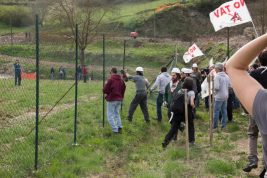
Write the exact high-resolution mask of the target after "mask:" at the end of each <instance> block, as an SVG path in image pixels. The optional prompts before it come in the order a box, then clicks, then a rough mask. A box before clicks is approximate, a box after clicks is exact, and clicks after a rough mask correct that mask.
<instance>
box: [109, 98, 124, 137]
mask: <svg viewBox="0 0 267 178" xmlns="http://www.w3.org/2000/svg"><path fill="white" fill-rule="evenodd" d="M120 107H121V101H107V116H108V122H109V124H110V126H111V129H112V131H113V132H118V129H119V128H122V124H121V117H120Z"/></svg>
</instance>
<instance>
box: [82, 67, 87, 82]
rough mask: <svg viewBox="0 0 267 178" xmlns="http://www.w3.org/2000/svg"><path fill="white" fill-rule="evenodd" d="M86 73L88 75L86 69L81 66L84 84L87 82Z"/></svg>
mask: <svg viewBox="0 0 267 178" xmlns="http://www.w3.org/2000/svg"><path fill="white" fill-rule="evenodd" d="M87 73H88V71H87V68H86V66H85V65H83V67H82V75H83V82H84V83H86V81H87Z"/></svg>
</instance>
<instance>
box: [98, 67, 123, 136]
mask: <svg viewBox="0 0 267 178" xmlns="http://www.w3.org/2000/svg"><path fill="white" fill-rule="evenodd" d="M117 73H118V72H117V69H116V68H115V67H113V68H111V70H110V78H109V79H108V80H107V82H106V84H105V86H104V89H103V92H104V94H105V98H106V101H107V117H108V122H109V124H110V126H111V129H112V132H113V133H115V134H116V133H121V131H122V123H121V117H120V107H121V102H122V100H123V98H124V93H125V89H126V86H125V83H124V81H123V80H122V78H121V76H120V75H119V74H117Z"/></svg>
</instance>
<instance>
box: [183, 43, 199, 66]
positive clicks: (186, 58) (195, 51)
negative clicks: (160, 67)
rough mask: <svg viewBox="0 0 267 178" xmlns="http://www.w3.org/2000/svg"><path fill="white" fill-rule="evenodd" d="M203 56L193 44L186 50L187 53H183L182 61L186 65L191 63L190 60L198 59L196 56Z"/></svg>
mask: <svg viewBox="0 0 267 178" xmlns="http://www.w3.org/2000/svg"><path fill="white" fill-rule="evenodd" d="M203 55H204V54H203V53H202V51H201V50H200V49H199V48H198V47H197V45H196V44H195V43H194V44H193V45H192V46H191V47H190V48H189V49H188V50H187V52H185V53H184V56H183V59H184V62H185V63H188V62H190V61H191V59H193V58H195V57H198V56H203Z"/></svg>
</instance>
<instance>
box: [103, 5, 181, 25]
mask: <svg viewBox="0 0 267 178" xmlns="http://www.w3.org/2000/svg"><path fill="white" fill-rule="evenodd" d="M174 2H177V0H156V1H150V2H140V3H130V4H129V3H123V4H120V5H118V6H117V7H116V9H119V10H118V11H117V12H116V13H117V15H116V16H115V17H114V14H111V15H110V16H107V17H106V18H105V19H104V22H106V23H107V22H116V23H118V22H120V23H124V24H125V26H131V23H134V22H138V21H146V20H147V19H148V18H150V17H151V16H152V15H154V11H155V9H156V8H157V7H159V6H161V5H164V4H168V3H174Z"/></svg>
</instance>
